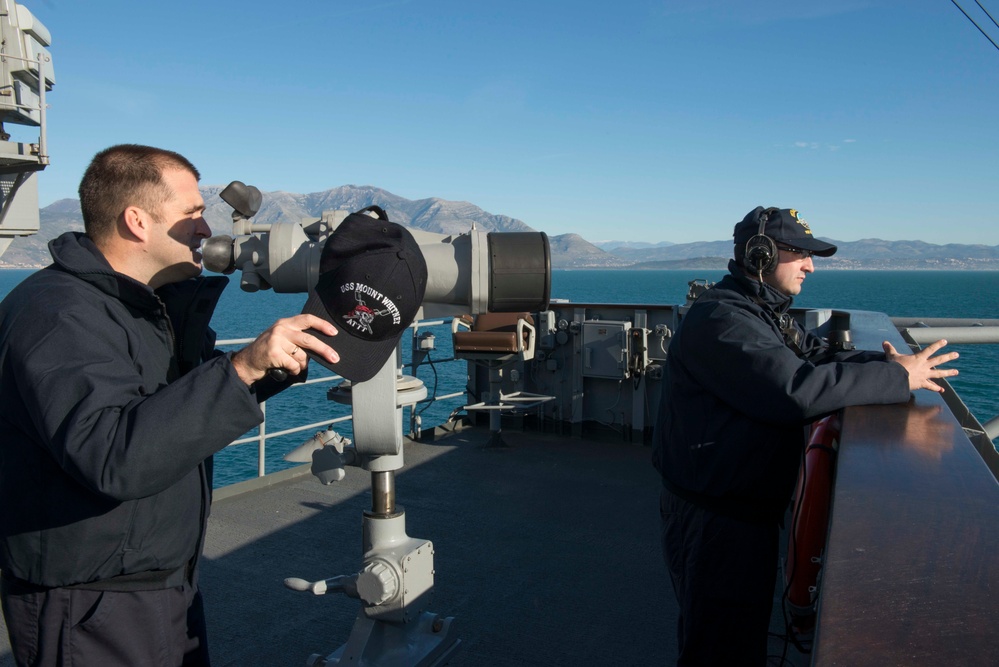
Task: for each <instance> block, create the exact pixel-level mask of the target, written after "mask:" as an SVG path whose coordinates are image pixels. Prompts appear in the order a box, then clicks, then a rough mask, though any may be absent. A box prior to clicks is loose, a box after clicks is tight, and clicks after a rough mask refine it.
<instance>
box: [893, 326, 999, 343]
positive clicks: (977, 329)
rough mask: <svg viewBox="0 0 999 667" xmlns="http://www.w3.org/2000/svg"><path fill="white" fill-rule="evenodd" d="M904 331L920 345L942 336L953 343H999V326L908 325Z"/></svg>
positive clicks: (934, 340)
mask: <svg viewBox="0 0 999 667" xmlns="http://www.w3.org/2000/svg"><path fill="white" fill-rule="evenodd" d="M902 333H903V334H904V335H906V336H908V337H909V338H911V339H912V340H913V342H915V343H918V344H919V345H927V344H929V343H933V342H936V341H938V340H940V339H941V338H945V339H947V342H948V343H950V344H952V345H964V344H977V343H999V326H970V327H968V326H964V327H955V326H949V327H908V328H905V329H904V330H903V331H902Z"/></svg>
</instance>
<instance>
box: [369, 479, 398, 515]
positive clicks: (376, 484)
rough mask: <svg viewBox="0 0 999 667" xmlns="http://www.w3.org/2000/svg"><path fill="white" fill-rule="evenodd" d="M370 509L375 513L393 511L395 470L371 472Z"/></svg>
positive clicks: (389, 512) (390, 512)
mask: <svg viewBox="0 0 999 667" xmlns="http://www.w3.org/2000/svg"><path fill="white" fill-rule="evenodd" d="M371 511H372V512H374V513H375V514H386V515H387V514H392V513H393V512H395V471H394V470H386V471H380V472H372V473H371Z"/></svg>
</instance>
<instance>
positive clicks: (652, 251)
mask: <svg viewBox="0 0 999 667" xmlns="http://www.w3.org/2000/svg"><path fill="white" fill-rule="evenodd" d="M221 190H222V186H217V185H214V186H213V185H209V186H203V187H202V188H201V194H202V196H203V197H204V198H205V203H206V205H207V210H206V211H205V219H206V220H207V221H208V224H209V226H210V227H211V228H212V233H214V234H230V233H231V232H232V218H231V213H232V209H231V208H230V207H229V205H228V204H226V203H225V202H223V201H222V200H221V198H219V196H218V195H219V192H221ZM372 204H377V205H378V206H381V207H382V208H384V209H385V211H386V212H387V213H388V215H389V218H390V219H391V220H393V221H395V222H398V223H400V224H402V225H405V226H408V227H413V228H416V229H422V230H425V231H428V232H435V233H439V234H460V233H464V232H467V231H469V230H470V229H471V228H472V226H473V225H474V226H475V228H476V229H477V230H479V231H485V232H524V231H534V229H533V228H532V227H530V226H528V225H527V224H525V223H524V222H522V221H520V220H517V219H515V218H511V217H508V216H505V215H494V214H492V213H489V212H487V211H483V210H482V209H481V208H479V207H478V206H475V205H474V204H470V203H469V202H455V201H448V200H446V199H439V198H436V197H431V198H429V199H417V200H410V199H406V198H404V197H400V196H398V195H395V194H392V193H391V192H388V191H387V190H382V189H380V188H376V187H373V186H370V185H364V186H355V185H342V186H340V187H336V188H331V189H329V190H325V191H323V192H314V193H311V194H304V195H303V194H294V193H290V192H265V193H263V204H262V206H261V209H260V211H259V213H257V215H256V216H254V221H255V222H260V223H272V222H279V221H281V222H300V221H302V220H310V221H311V220H316V219H318V218H319V217H320V216H321V215H322V213H323V211H327V210H334V209H341V210H348V211H356V210H359V209H362V208H364V207H366V206H371V205H372ZM39 215H40V219H41V230H40V231H39V233H38V234H36V235H34V236H30V237H24V238H17V239H14V242H13V243H12V244H11V246H10V248H8V249H7V252H5V253H4V254H3V256H2V257H0V267H40V266H45V265H46V264H48V263H49V254H48V250H47V248H46V244H47V243H48V241H49V240H50V239H52V238H55V237H56V236H58V235H59V234H62V233H63V232H65V231H70V230H75V231H82V230H83V220H82V218H81V216H80V203H79V201H77V200H76V199H61V200H59V201H57V202H55V203H53V204H50V205H49V206H46V207H45V208H43V209H41V210H40V211H39ZM549 241H550V242H551V248H552V266H554V267H555V268H629V267H630V268H635V269H655V268H658V269H710V268H718V269H724V268H725V266H726V265H727V263H728V258H729V257H731V256H732V241H731V240H723V241H699V242H696V243H675V244H674V243H670V242H668V241H660V242H628V241H600V242H599V243H598V244H597V245H595V244H593V243H590V242H589V241H587V240H585V239H584V238H583V237H581V236H579V235H578V234H562V235H559V236H551V237H550V238H549ZM832 242H833V243H836V244H837V245H838V246H839V252H837V253H836V255H835V256H833V257H831V258H828V259H819V260H818V265H819V266H820V267H823V268H831V269H995V270H999V246H985V245H959V244H947V245H934V244H931V243H924V242H923V241H884V240H881V239H864V240H862V241H846V242H844V241H832ZM601 246H602V247H601Z"/></svg>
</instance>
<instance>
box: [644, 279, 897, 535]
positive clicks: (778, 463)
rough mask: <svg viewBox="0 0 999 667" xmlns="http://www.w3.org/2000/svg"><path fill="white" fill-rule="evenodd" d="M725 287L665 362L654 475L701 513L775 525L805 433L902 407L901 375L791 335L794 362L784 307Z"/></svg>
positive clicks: (691, 319) (693, 313)
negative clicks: (836, 416)
mask: <svg viewBox="0 0 999 667" xmlns="http://www.w3.org/2000/svg"><path fill="white" fill-rule="evenodd" d="M729 271H730V275H728V276H725V278H723V279H722V280H721V281H719V282H718V284H716V285H715V286H714V287H712V288H711V289H709V290H707V291H706V292H705V293H704V294H702V295H701V296H700V298H698V299H697V301H695V302H694V304H693V305H692V306H691V308H690V310H689V311H688V312H687V314H686V315H685V316H684V318H683V320H682V321H681V324H680V326H679V327H678V330H677V332H676V334H675V335H674V336H673V339H672V341H671V342H670V345H669V348H668V350H667V355H666V356H667V359H666V364H665V373H664V378H663V390H662V402H661V404H660V408H659V414H658V417H657V423H656V429H655V433H654V436H653V438H654V442H653V446H654V451H653V463H654V464H655V466H656V468H657V469H658V470H659V471H660V473H661V474H662V476H663V482H664V484H665V485H666V487H667V488H669V489H671V490H673V491H674V492H675V493H677V494H678V495H680V496H681V497H686V498H687V499H688V500H690V501H692V502H694V503H695V504H699V505H702V506H705V507H708V508H709V509H714V510H716V511H719V512H722V513H725V514H729V515H732V516H740V517H745V518H750V519H754V520H766V521H769V520H771V519H774V520H779V519H780V517H782V516H783V512H784V508H785V507H786V505H787V503H788V502H789V500H790V496H791V492H792V489H793V486H794V482H795V479H796V477H797V470H798V464H799V462H800V460H801V453H802V448H803V446H804V443H805V433H806V431H805V426H806V425H807V424H809V423H810V422H812V421H814V420H816V419H818V418H820V417H823V416H824V415H828V414H830V413H833V412H836V411H837V410H840V409H842V408H844V407H846V406H849V405H866V404H887V403H902V402H905V401H907V400H908V399H909V395H910V394H909V380H908V373H907V372H906V370H905V369H904V368H903V367H902V365H901V364H897V363H889V362H886V361H885V356H884V354H883V353H881V352H865V351H853V352H838V353H835V354H830V352H829V349H828V346H827V344H826V342H825V341H824V340H823V339H821V338H819V337H818V336H815V335H813V334H810V333H805V332H804V331H802V330H801V328H800V327H798V326H797V325H795V327H796V328H797V329H798V330H799V331H800V332H801V335H802V342H801V344H800V346H799V347H800V356H799V353H797V352H796V351H793V350H792V349H791V348H790V347H789V346H788V345H786V344H785V340H784V336H783V335H782V333H781V329H780V326H779V325H778V322H777V318H778V317H779V315H780V314H782V313H786V312H787V310H788V308H790V306H791V298H790V297H789V296H786V295H784V294H782V293H781V292H779V291H777V290H775V289H773V288H772V287H770V286H769V285H766V284H763V285H762V289H761V287H760V283H759V282H757V281H755V280H751V279H750V278H747V277H746V276H745V275H744V274H743V273H742V271H741V270H740V269H739V268H738V267H737V266H736V265H735V264H734V262H733V263H730V265H729Z"/></svg>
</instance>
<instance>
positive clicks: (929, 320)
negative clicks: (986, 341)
mask: <svg viewBox="0 0 999 667" xmlns="http://www.w3.org/2000/svg"><path fill="white" fill-rule="evenodd" d="M891 323H892V324H894V325H895V328H897V329H905V328H908V327H999V320H994V319H993V320H990V319H982V318H973V317H893V318H891Z"/></svg>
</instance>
